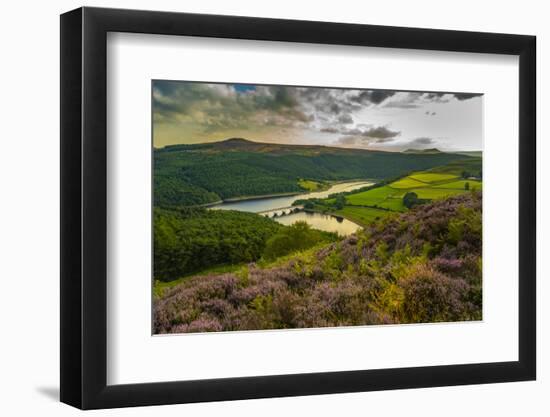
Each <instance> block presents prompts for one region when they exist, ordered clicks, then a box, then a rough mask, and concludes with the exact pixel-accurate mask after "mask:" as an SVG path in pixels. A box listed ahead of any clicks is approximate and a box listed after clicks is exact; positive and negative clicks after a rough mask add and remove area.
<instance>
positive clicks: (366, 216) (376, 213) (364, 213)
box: [335, 206, 392, 225]
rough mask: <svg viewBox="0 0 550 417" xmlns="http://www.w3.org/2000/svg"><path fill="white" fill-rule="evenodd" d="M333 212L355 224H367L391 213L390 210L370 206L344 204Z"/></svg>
mask: <svg viewBox="0 0 550 417" xmlns="http://www.w3.org/2000/svg"><path fill="white" fill-rule="evenodd" d="M335 214H339V215H341V216H343V217H345V218H347V219H349V220H351V221H353V222H355V223H357V224H360V225H368V224H370V223H372V222H373V221H376V220H379V219H382V218H384V217H387V216H389V215H391V214H392V212H391V211H388V210H380V209H376V208H371V207H354V206H345V207H344V208H343V209H342V210H337V211H336V212H335Z"/></svg>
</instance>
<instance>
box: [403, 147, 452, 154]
mask: <svg viewBox="0 0 550 417" xmlns="http://www.w3.org/2000/svg"><path fill="white" fill-rule="evenodd" d="M403 153H413V154H437V153H443V152H441V151H440V150H439V149H437V148H430V149H406V150H404V151H403Z"/></svg>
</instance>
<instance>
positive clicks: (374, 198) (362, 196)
mask: <svg viewBox="0 0 550 417" xmlns="http://www.w3.org/2000/svg"><path fill="white" fill-rule="evenodd" d="M404 194H405V191H403V190H397V189H395V188H392V187H390V186H385V187H378V188H373V189H372V190H368V191H363V192H361V193H357V194H351V195H348V196H347V197H346V201H347V204H350V205H353V206H375V205H378V204H379V203H382V202H383V201H385V200H386V199H387V198H390V197H402V196H403V195H404Z"/></svg>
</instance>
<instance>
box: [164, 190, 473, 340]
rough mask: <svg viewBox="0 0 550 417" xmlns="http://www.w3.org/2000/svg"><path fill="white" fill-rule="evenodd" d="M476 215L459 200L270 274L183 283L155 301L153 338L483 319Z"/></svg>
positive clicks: (390, 222) (257, 271) (418, 210)
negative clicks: (236, 331) (201, 333)
mask: <svg viewBox="0 0 550 417" xmlns="http://www.w3.org/2000/svg"><path fill="white" fill-rule="evenodd" d="M481 209H482V199H481V194H480V193H468V194H463V195H460V196H456V197H452V198H449V199H446V200H442V201H436V202H433V203H431V204H427V205H421V206H417V207H415V208H414V209H412V210H410V211H409V212H407V213H404V214H400V215H396V216H391V217H388V218H385V219H383V220H381V221H379V222H377V223H374V224H372V225H371V226H370V227H369V228H367V229H365V230H362V231H360V232H357V233H356V234H354V235H351V236H348V237H346V238H344V239H343V240H341V241H339V242H336V243H331V244H329V245H327V246H325V247H323V248H321V249H319V248H317V249H310V250H306V251H304V252H300V253H298V254H296V255H293V256H291V257H289V258H288V259H287V260H286V261H284V262H275V263H274V264H272V266H269V267H265V268H261V267H259V266H257V265H256V264H249V265H248V266H247V267H245V268H243V269H241V270H239V271H238V272H236V273H226V274H217V275H216V274H210V275H204V276H195V277H192V278H189V279H188V280H185V281H184V282H183V283H181V284H179V285H177V286H175V287H173V288H171V289H169V290H166V291H165V292H164V294H162V297H161V298H158V299H156V300H155V302H154V326H155V333H187V332H216V331H231V330H257V329H288V328H304V327H306V328H307V327H329V326H330V327H332V326H354V325H369V324H392V323H393V324H398V323H428V322H446V321H447V322H448V321H463V320H480V319H481V310H482V309H481V302H482V294H481V287H482V286H481V248H482V244H481V243H482V228H481Z"/></svg>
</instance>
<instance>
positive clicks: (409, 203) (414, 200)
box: [403, 191, 419, 209]
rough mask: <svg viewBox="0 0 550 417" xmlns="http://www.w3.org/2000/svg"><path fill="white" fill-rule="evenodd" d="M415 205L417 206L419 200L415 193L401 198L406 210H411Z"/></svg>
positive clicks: (409, 193) (411, 192)
mask: <svg viewBox="0 0 550 417" xmlns="http://www.w3.org/2000/svg"><path fill="white" fill-rule="evenodd" d="M417 204H419V200H418V194H416V193H415V192H413V191H410V192H408V193H406V194H405V195H404V196H403V205H404V206H405V207H407V208H408V209H411V208H413V207H414V206H415V205H417Z"/></svg>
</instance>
